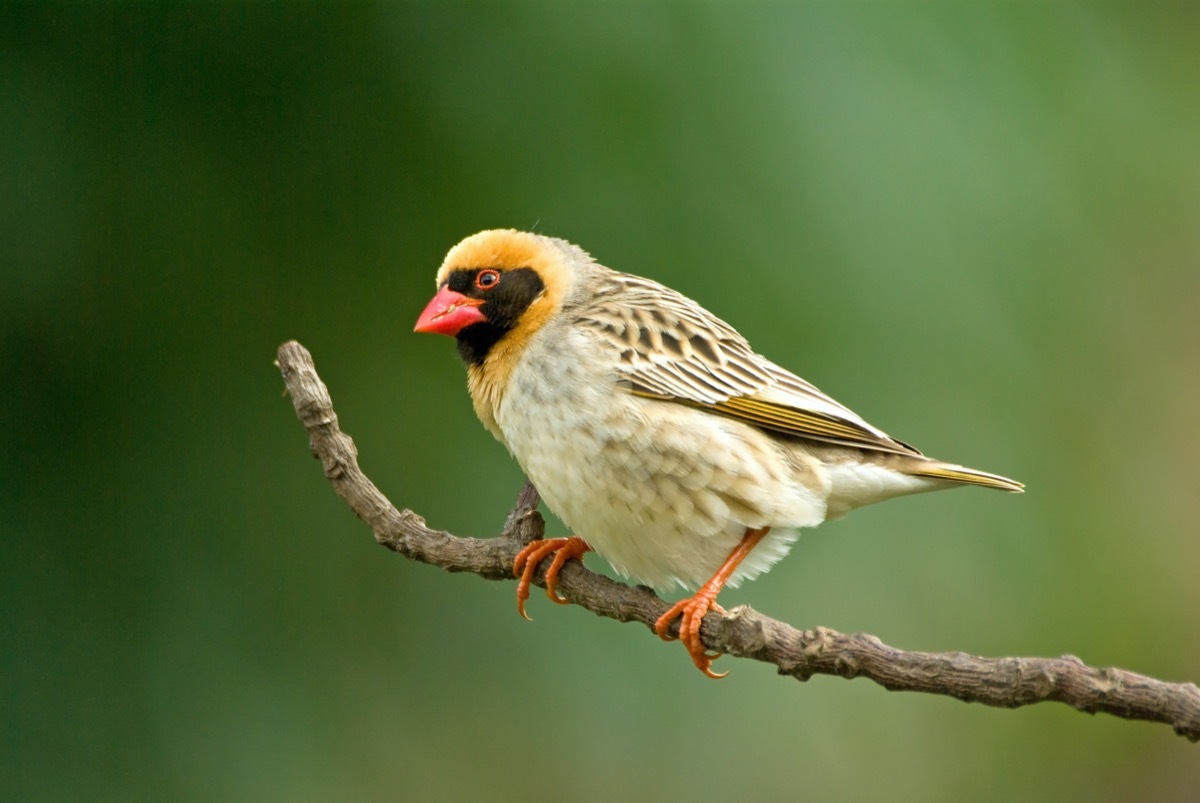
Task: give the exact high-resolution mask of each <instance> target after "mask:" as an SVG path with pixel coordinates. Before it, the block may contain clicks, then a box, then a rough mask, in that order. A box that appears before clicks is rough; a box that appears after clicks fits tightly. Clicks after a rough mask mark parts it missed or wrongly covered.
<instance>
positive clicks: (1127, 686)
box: [276, 341, 1200, 742]
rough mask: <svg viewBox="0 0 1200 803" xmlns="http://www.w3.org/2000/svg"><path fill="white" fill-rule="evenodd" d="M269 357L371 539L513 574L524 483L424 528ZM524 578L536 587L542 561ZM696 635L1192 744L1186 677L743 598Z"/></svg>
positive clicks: (647, 620)
mask: <svg viewBox="0 0 1200 803" xmlns="http://www.w3.org/2000/svg"><path fill="white" fill-rule="evenodd" d="M276 365H278V366H279V369H280V371H281V372H282V374H283V381H284V383H285V385H286V386H287V391H288V393H289V394H290V395H291V397H292V402H293V404H294V405H295V408H296V415H297V416H298V417H299V418H300V421H301V423H302V424H304V428H305V429H306V430H308V434H309V444H310V447H311V449H312V452H313V455H314V456H315V457H317V458H318V459H319V460H320V461H321V464H322V466H324V469H325V476H326V478H328V479H329V481H330V482H331V483H332V484H333V488H334V490H335V491H336V492H337V494H338V495H339V496H340V497H342V499H343V500H344V501H345V502H346V504H347V505H349V506H350V509H351V510H353V511H354V513H355V515H357V516H358V517H359V518H360V519H362V520H363V521H364V522H366V524H367V525H368V526H369V527H370V528H371V529H372V530H374V531H375V540H376V541H378V542H379V543H380V544H382V545H383V546H386V547H387V548H388V549H391V550H393V551H395V552H398V553H400V554H401V555H404V556H406V557H408V558H411V559H413V560H418V561H421V562H422V563H429V564H432V565H434V566H439V567H441V568H442V569H445V570H447V571H451V572H471V573H472V574H477V575H479V576H480V577H484V578H486V579H489V580H513V579H514V578H513V576H512V562H513V558H514V557H515V556H516V554H517V552H518V550H520V549H521V547H522V546H524V545H525V544H527V543H529V541H531V540H533V539H535V538H539V537H541V535H542V532H543V521H542V517H541V515H540V514H539V513H538V512H537V505H538V498H537V491H536V490H535V489H534V488H533V487H532V486H530V485H527V486H526V487H525V489H524V490H523V491H522V492H521V494H520V496H519V497H518V499H517V506H516V508H514V509H513V511H512V512H511V513H510V514H509V516H508V520H507V521H506V522H505V525H504V530H503V532H502V533H501V534H500V535H499V536H497V537H495V538H485V539H480V538H460V537H458V536H454V535H451V534H450V533H447V532H443V531H440V530H433V529H430V528H429V527H427V526H426V524H425V520H424V519H423V518H421V517H420V516H418V515H417V514H416V513H413V512H412V511H411V510H398V509H397V508H396V507H395V506H394V505H393V504H392V503H391V502H389V501H388V499H387V498H386V497H385V496H384V495H383V494H382V493H380V491H379V489H378V488H376V487H375V485H374V484H373V483H372V482H371V481H370V480H369V479H367V477H366V475H364V474H363V473H362V470H361V469H360V468H359V467H358V450H357V449H356V448H355V446H354V442H353V441H352V440H351V439H350V437H349V436H348V435H346V434H345V433H344V432H342V431H341V429H340V428H339V427H338V420H337V415H336V414H335V413H334V411H333V403H332V401H331V399H330V397H329V391H328V389H327V388H326V387H325V384H324V383H323V382H322V381H321V378H320V377H319V376H318V375H317V371H316V368H315V367H314V365H313V361H312V356H311V355H310V354H309V353H308V351H307V350H306V349H305V348H304V347H303V346H301V345H300V344H299V343H297V342H295V341H292V342H288V343H284V344H283V345H282V346H280V347H279V352H278V357H277V361H276ZM559 578H560V579H559V584H558V592H559V593H560V594H561V595H562V596H564V597H566V598H567V599H568V600H570V601H571V602H573V603H575V604H577V605H580V606H582V607H584V608H587V609H588V610H589V611H591V612H592V613H594V614H596V615H598V616H604V617H608V618H610V619H616V620H617V621H620V622H640V623H641V624H643V625H645V626H646V627H647V628H648V629H650V628H652V627H653V624H654V622H655V621H656V620H657V619H658V617H659V616H661V615H662V614H663V613H665V612H666V610H667V608H668V607H669V606H668V603H666V602H664V601H663V600H662V599H660V598H659V597H658V596H657V595H656V594H655V593H654V592H653V591H651V590H650V589H649V588H646V587H644V586H637V587H630V586H627V585H624V584H622V583H618V582H616V581H613V580H610V579H609V578H607V577H604V576H603V575H599V574H596V573H594V572H592V571H590V570H589V569H587V568H586V567H584V566H583V564H582V563H580V562H579V561H570V562H568V563H567V565H566V566H565V567H564V568H563V570H562V572H561V574H560V576H559ZM534 582H535V583H536V584H537V585H541V586H543V587H544V582H545V578H544V574H543V572H542V570H541V568H539V571H538V573H537V577H536V578H535V581H534ZM701 635H702V637H703V640H704V643H705V645H706V646H708V647H709V648H711V649H713V650H716V651H718V652H722V653H725V654H727V655H732V656H738V657H742V658H752V659H754V660H757V661H764V662H766V663H769V664H774V665H775V666H776V667H777V668H778V669H779V673H780V674H781V675H789V676H791V677H793V678H796V679H797V680H802V681H803V680H808V679H809V678H810V677H812V676H813V675H816V674H824V675H837V676H838V677H843V678H854V677H866V678H869V679H871V680H873V681H875V682H876V683H878V684H879V685H881V686H883V687H884V688H886V689H890V690H892V691H920V692H927V693H930V694H944V695H948V696H950V697H956V698H958V699H959V700H964V701H966V702H975V703H984V704H986V705H992V706H998V707H1003V708H1017V707H1019V706H1023V705H1029V704H1031V703H1038V702H1043V701H1046V700H1057V701H1059V702H1062V703H1066V704H1067V705H1070V706H1072V707H1074V708H1076V709H1078V710H1080V711H1086V712H1088V713H1096V712H1105V713H1108V714H1113V715H1115V716H1118V717H1123V718H1125V719H1141V720H1148V721H1151V722H1163V723H1166V724H1168V725H1171V726H1172V727H1173V728H1174V729H1175V732H1176V733H1178V734H1180V735H1181V736H1185V737H1187V738H1188V739H1189V740H1191V741H1193V742H1196V741H1200V688H1197V687H1196V685H1195V684H1193V683H1167V682H1165V681H1161V680H1156V679H1154V678H1150V677H1146V676H1144V675H1138V674H1135V673H1133V672H1128V671H1126V670H1124V669H1116V668H1113V667H1103V668H1096V667H1091V666H1088V665H1086V664H1084V663H1083V661H1081V660H1080V659H1078V658H1076V657H1075V656H1073V655H1064V656H1062V657H1059V658H981V657H979V656H974V655H967V654H966V653H961V652H948V653H928V652H908V651H906V650H899V649H896V648H895V647H889V646H888V645H886V644H884V643H883V642H882V641H880V640H879V639H878V638H876V637H875V636H872V635H868V634H865V633H852V634H846V633H838V632H837V631H834V630H830V629H828V628H825V627H816V628H813V629H812V630H798V629H796V628H794V627H792V626H791V625H789V624H787V623H785V622H780V621H777V620H775V619H771V618H769V617H767V616H764V615H762V614H761V613H758V612H757V611H755V610H753V609H752V608H750V607H749V606H740V607H738V608H734V609H733V610H732V611H730V612H729V614H728V615H727V616H722V615H720V614H718V613H710V614H709V615H708V616H706V617H705V618H704V624H703V627H702V629H701ZM680 671H685V670H684V669H683V668H682V667H681V669H680Z"/></svg>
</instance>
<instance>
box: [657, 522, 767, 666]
mask: <svg viewBox="0 0 1200 803" xmlns="http://www.w3.org/2000/svg"><path fill="white" fill-rule="evenodd" d="M770 529H771V528H770V527H762V528H760V529H757V530H754V529H747V530H746V534H745V535H744V536H742V540H741V542H740V543H739V544H738V545H737V546H735V547H734V548H733V551H732V552H730V553H729V557H727V558H725V562H724V563H722V564H721V568H719V569H717V572H716V574H714V575H713V576H712V578H711V579H710V580H709V581H708V582H707V583H705V584H704V585H702V586H700V590H699V591H697V592H696V593H695V594H693V595H692V596H690V597H688V598H687V599H683V600H680V601H679V602H676V603H675V604H674V605H672V606H671V607H670V608H669V609H668V610H667V612H666V613H664V614H663V615H662V616H660V617H659V618H658V621H657V622H655V623H654V632H655V633H657V634H658V636H659V638H661V639H663V640H664V641H673V640H674V638H675V637H674V636H672V635H670V633H669V631H670V629H671V622H673V621H675V618H676V617H677V616H681V617H682V619H681V620H680V622H679V639H680V641H682V642H683V646H684V647H686V648H687V651H688V655H690V656H691V657H692V663H694V664H695V665H696V668H697V669H699V670H700V671H701V672H703V673H704V674H706V675H708V676H709V677H710V678H723V677H725V675H726V674H728V673H726V672H722V673H720V674H717V673H716V672H714V671H712V662H713V661H715V660H716V659H717V658H720V657H721V653H715V654H713V653H709V652H708V651H707V650H706V649H705V648H704V644H703V643H702V642H701V641H700V623H701V622H703V621H704V614H706V613H708V612H709V611H710V610H714V609H715V610H717V611H720V612H721V613H724V611H723V610H722V608H721V606H720V605H718V604H717V594H720V593H721V588H722V587H723V586H724V585H725V583H726V582H728V580H729V578H730V577H732V576H733V573H734V572H735V571H737V567H738V566H739V565H741V562H742V561H743V560H745V559H746V556H747V555H749V554H750V550H752V549H754V547H755V546H757V545H758V542H759V541H761V540H763V537H764V536H766V534H767V533H768V532H769V531H770Z"/></svg>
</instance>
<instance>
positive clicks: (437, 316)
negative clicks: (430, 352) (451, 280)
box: [413, 287, 487, 337]
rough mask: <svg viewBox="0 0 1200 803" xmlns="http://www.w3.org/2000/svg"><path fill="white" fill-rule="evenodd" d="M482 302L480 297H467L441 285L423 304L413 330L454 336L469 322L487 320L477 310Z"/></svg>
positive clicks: (468, 324) (469, 323)
mask: <svg viewBox="0 0 1200 803" xmlns="http://www.w3.org/2000/svg"><path fill="white" fill-rule="evenodd" d="M482 304H483V299H482V298H467V297H466V296H464V295H463V294H462V293H456V292H454V291H453V290H451V289H450V288H449V287H443V288H442V289H441V290H438V292H437V295H436V296H434V297H433V299H432V300H431V301H430V302H429V304H427V305H426V306H425V311H424V312H422V313H421V317H419V318H417V325H416V326H414V327H413V331H414V332H428V333H430V334H435V335H449V336H450V337H454V336H455V335H457V334H458V333H459V332H460V331H461V330H462V329H465V328H466V327H468V326H470V325H471V324H473V323H479V322H480V321H486V320H487V316H485V315H484V314H483V313H482V312H480V311H479V307H480V305H482Z"/></svg>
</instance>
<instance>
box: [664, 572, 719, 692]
mask: <svg viewBox="0 0 1200 803" xmlns="http://www.w3.org/2000/svg"><path fill="white" fill-rule="evenodd" d="M712 586H713V584H711V583H710V584H707V585H705V586H704V587H702V588H701V589H700V590H699V591H697V592H696V593H695V594H694V595H692V596H690V597H688V598H687V599H682V600H680V601H679V602H676V603H675V604H674V605H672V606H671V607H670V608H668V609H667V612H666V613H664V614H663V615H662V616H660V617H658V621H656V622H655V623H654V632H655V633H657V634H658V637H659V638H661V639H662V640H663V641H674V640H675V636H672V635H671V633H670V630H671V622H673V621H675V618H676V617H681V618H680V622H679V640H680V641H682V642H683V646H684V647H686V648H687V651H688V655H690V656H691V658H692V663H694V664H695V665H696V668H697V669H699V670H700V671H701V672H703V673H704V674H706V675H708V676H709V677H710V678H713V679H714V680H715V679H717V678H723V677H725V676H726V675H727V674H729V673H728V672H714V671H713V670H712V662H713V661H715V660H716V659H718V658H720V657H721V656H722V655H723V653H719V652H717V653H712V652H709V651H708V649H707V648H706V647H705V646H704V644H703V642H701V641H700V623H701V622H703V621H704V615H705V614H707V613H708V612H709V611H716V612H717V613H720V614H724V613H725V609H724V608H722V607H721V606H720V605H718V604H717V594H718V593H719V592H720V590H721V587H720V586H716V587H715V588H714V587H712Z"/></svg>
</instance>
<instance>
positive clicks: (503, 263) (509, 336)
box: [414, 229, 1024, 678]
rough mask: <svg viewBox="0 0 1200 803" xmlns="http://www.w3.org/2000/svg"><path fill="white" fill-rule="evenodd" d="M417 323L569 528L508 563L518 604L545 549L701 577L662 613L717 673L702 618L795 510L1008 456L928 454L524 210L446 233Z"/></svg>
mask: <svg viewBox="0 0 1200 803" xmlns="http://www.w3.org/2000/svg"><path fill="white" fill-rule="evenodd" d="M414 330H415V331H416V332H423V333H432V334H441V335H447V336H450V337H453V338H454V339H455V341H456V344H457V351H458V355H459V357H461V359H462V361H463V362H464V363H465V364H466V370H467V388H468V391H469V393H470V396H471V400H472V403H473V406H474V409H475V413H476V415H477V416H478V417H479V420H480V421H481V422H482V423H483V426H484V427H485V428H486V429H487V430H488V431H489V432H491V434H492V435H494V436H495V437H496V439H497V440H499V441H500V443H502V444H503V445H504V446H505V447H506V448H507V449H508V451H509V452H510V454H511V455H512V456H513V457H514V458H515V459H516V461H517V463H518V464H519V465H520V467H521V469H522V470H523V471H524V473H525V475H526V477H527V478H528V479H529V481H530V482H532V483H533V485H534V487H535V488H537V490H538V492H539V494H540V496H541V498H542V500H543V501H544V502H545V503H546V505H547V507H549V509H550V510H551V511H552V512H553V513H554V514H555V515H557V516H558V517H559V519H561V520H562V522H563V523H564V524H566V525H567V527H568V528H570V530H571V531H572V533H573V534H572V535H570V536H567V537H562V538H547V539H539V540H535V541H533V542H532V543H530V544H529V545H528V546H526V547H525V548H524V549H522V550H521V551H520V552H519V553H518V555H517V557H516V559H515V560H514V563H513V573H514V575H516V576H517V577H518V578H520V582H519V583H518V588H517V607H518V611H519V612H520V613H521V615H522V616H525V618H529V617H528V616H527V615H526V613H525V602H526V600H527V599H528V597H529V585H530V583H531V581H532V579H533V575H534V573H535V571H536V569H537V567H538V566H539V564H540V563H541V562H542V561H543V560H544V559H547V558H550V559H551V563H550V566H549V567H548V569H547V572H546V578H545V585H546V593H547V595H548V596H549V597H550V599H551V600H553V601H554V602H558V603H562V604H565V603H566V602H567V601H566V600H565V599H564V598H562V597H560V596H559V595H558V593H557V589H556V584H557V580H558V574H559V571H560V570H561V569H562V567H563V566H564V565H565V563H566V562H567V561H568V560H572V559H579V560H582V559H583V556H584V555H585V554H586V553H587V552H591V551H594V552H596V553H597V554H599V555H600V556H601V557H603V558H604V559H605V560H606V561H608V563H609V564H611V565H612V567H613V568H614V569H615V570H616V571H617V572H618V573H619V574H620V575H621V576H623V577H625V578H632V579H634V580H636V581H637V582H638V583H641V584H645V585H649V586H652V587H653V588H655V589H656V590H659V591H664V592H665V591H669V590H670V589H672V588H675V587H682V588H683V589H685V590H687V591H694V593H692V594H691V595H690V596H687V597H686V598H684V599H682V600H680V601H679V602H677V603H675V604H674V605H672V606H671V607H670V608H669V609H668V610H667V612H666V613H665V614H663V615H662V616H661V617H660V618H658V619H657V621H656V622H655V624H654V630H655V632H656V633H657V634H658V635H659V637H661V638H662V639H664V640H667V641H670V640H673V639H674V638H676V636H674V635H673V634H672V633H671V627H672V625H673V624H674V622H675V620H676V619H678V620H679V628H678V639H679V640H680V641H682V643H683V645H684V646H685V648H686V649H687V651H688V654H689V656H690V657H691V660H692V662H693V663H694V664H695V666H696V667H697V668H698V669H700V671H702V672H703V673H704V674H705V675H708V676H709V677H713V678H717V677H723V676H724V674H726V673H717V672H715V671H714V670H713V669H712V663H713V661H714V660H715V659H716V658H718V657H720V654H719V653H713V652H711V651H709V650H708V649H707V648H706V647H705V645H704V644H703V642H702V641H701V637H700V624H701V622H702V620H703V619H704V616H705V615H706V614H707V613H708V612H709V611H716V612H718V613H724V610H723V609H722V608H721V607H720V606H719V605H717V604H716V600H717V595H718V594H719V593H720V591H721V589H722V588H723V587H724V586H729V587H734V586H736V585H738V584H739V583H740V582H742V581H744V580H750V579H752V578H754V577H756V576H758V575H760V574H762V573H763V572H765V571H767V570H768V569H769V568H771V566H773V565H774V564H775V563H776V562H777V561H779V560H780V559H781V558H782V557H783V556H784V555H785V554H787V552H788V551H789V549H790V548H791V546H792V544H793V543H794V542H795V540H796V539H797V537H798V535H799V532H800V530H802V529H805V528H809V527H816V526H817V525H819V524H821V523H822V522H824V521H828V520H831V519H837V518H840V517H842V516H844V515H845V514H846V513H847V512H849V511H850V510H853V509H855V508H858V507H861V506H863V505H867V504H872V503H875V502H881V501H884V500H887V499H891V498H894V497H898V496H905V495H908V494H915V493H922V492H925V491H935V490H941V489H945V488H953V487H956V486H964V485H975V486H981V487H984V488H995V489H999V490H1004V491H1012V492H1020V491H1023V490H1024V485H1023V484H1022V483H1020V482H1017V481H1016V480H1011V479H1008V478H1007V477H1003V476H1000V475H998V474H991V473H988V472H984V471H978V470H976V469H972V468H966V467H965V466H961V465H956V464H954V463H946V462H942V461H940V460H935V459H933V458H930V457H926V456H925V455H923V454H922V453H921V452H919V451H918V450H917V449H915V448H914V447H912V446H909V445H908V444H906V443H904V442H902V441H899V440H896V439H894V438H892V437H891V436H889V435H887V434H886V433H885V432H883V430H881V429H879V428H878V427H875V426H873V425H871V424H869V423H867V422H866V421H865V420H864V419H863V418H862V417H860V416H859V415H858V414H857V413H854V412H852V411H851V410H850V409H849V408H847V407H846V406H844V405H843V404H841V403H839V402H837V401H835V400H834V399H833V398H832V397H831V396H829V395H827V394H826V393H824V392H822V391H821V390H819V389H818V388H817V387H816V386H815V385H813V384H812V383H810V382H807V381H805V380H804V379H801V378H800V377H799V376H797V375H796V374H793V373H791V372H790V371H788V370H787V369H785V368H782V367H780V366H779V365H776V364H775V363H774V362H772V361H770V360H769V359H767V358H766V357H763V356H761V355H760V354H758V353H757V352H756V351H754V349H753V348H752V347H751V346H750V344H749V342H748V341H747V340H746V338H745V337H743V336H742V335H741V334H740V333H739V332H738V331H737V330H736V329H734V328H733V327H732V326H731V325H729V324H728V323H726V322H725V321H723V320H721V319H720V318H718V317H717V316H716V315H714V314H713V313H711V312H709V311H708V310H707V309H705V308H704V307H702V306H700V304H698V303H697V302H695V301H693V300H692V299H690V298H688V297H687V296H685V295H683V294H681V293H679V292H676V291H675V290H672V289H670V288H668V287H666V286H664V285H662V284H660V283H658V282H656V281H653V280H651V279H645V278H642V277H639V276H635V275H633V274H629V273H622V272H619V271H615V270H612V269H609V268H606V267H604V266H603V265H601V264H600V263H599V262H597V261H596V260H595V259H593V258H592V257H591V255H590V254H588V253H587V252H586V251H584V250H583V249H582V248H580V247H578V246H576V245H573V244H571V243H570V242H567V241H566V240H562V239H558V238H555V237H549V236H545V235H542V234H536V233H530V232H523V231H518V230H515V229H491V230H486V231H481V232H479V233H477V234H473V235H471V236H469V237H467V238H465V239H464V240H462V241H461V242H459V243H458V244H457V245H455V246H454V247H453V248H451V249H450V251H449V252H448V253H447V255H446V258H445V260H444V261H443V262H442V264H441V267H440V268H439V269H438V272H437V278H436V293H435V295H434V296H433V298H432V299H431V300H430V301H429V303H428V304H427V305H426V307H425V309H424V310H423V311H422V312H421V314H420V315H419V317H418V318H417V322H416V325H415V327H414Z"/></svg>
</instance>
